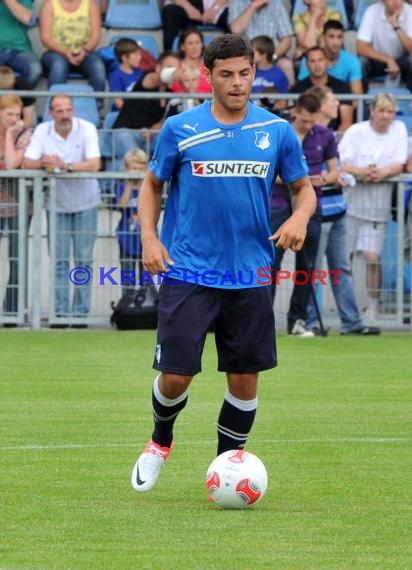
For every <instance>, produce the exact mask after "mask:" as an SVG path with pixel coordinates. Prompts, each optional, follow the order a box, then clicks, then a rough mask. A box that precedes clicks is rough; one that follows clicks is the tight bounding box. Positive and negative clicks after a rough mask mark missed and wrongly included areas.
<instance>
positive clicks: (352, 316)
mask: <svg viewBox="0 0 412 570" xmlns="http://www.w3.org/2000/svg"><path fill="white" fill-rule="evenodd" d="M307 93H310V94H312V95H315V96H316V97H318V98H319V100H320V111H319V114H318V118H317V122H318V124H320V125H323V126H325V127H327V126H329V124H330V122H331V120H333V119H334V118H336V117H337V115H338V108H339V101H338V100H337V99H336V96H335V95H334V93H333V91H332V90H331V89H330V88H329V87H320V86H316V87H312V88H311V89H309V90H308V91H307ZM344 180H345V176H343V177H342V176H341V177H340V179H339V180H338V181H337V182H336V183H335V184H329V185H327V186H322V188H321V196H320V211H321V216H322V226H321V234H320V239H319V247H318V254H317V257H316V262H315V267H316V269H320V268H321V267H322V262H323V256H324V255H326V260H327V264H328V269H329V270H330V271H335V272H336V271H337V272H339V273H331V274H330V275H331V279H330V285H331V288H332V293H333V296H334V298H335V302H336V306H337V308H338V312H339V317H340V320H341V334H343V335H345V334H354V335H363V336H365V335H377V334H379V333H380V330H379V329H378V328H377V327H367V326H365V325H364V323H363V321H362V318H361V316H360V313H359V309H358V305H357V303H356V298H355V292H354V290H353V282H352V275H351V268H350V260H349V252H348V248H347V235H346V215H345V214H346V210H347V204H346V200H345V197H344V195H343V188H342V186H343V184H345V185H346V182H345V181H344ZM333 275H336V276H337V277H336V278H335V277H333ZM307 311H308V320H307V321H306V327H307V328H308V329H309V330H310V331H312V332H313V333H314V334H315V335H320V334H321V330H320V325H319V321H318V316H317V314H316V310H315V306H314V302H313V299H312V298H311V297H309V303H308V308H307Z"/></svg>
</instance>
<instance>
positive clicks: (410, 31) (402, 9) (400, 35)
mask: <svg viewBox="0 0 412 570" xmlns="http://www.w3.org/2000/svg"><path fill="white" fill-rule="evenodd" d="M356 49H357V53H358V55H359V56H360V57H361V63H362V68H363V76H364V78H365V79H366V80H369V79H371V78H374V77H377V76H382V75H385V74H387V76H388V78H389V80H390V81H391V82H395V83H397V82H399V80H400V79H402V80H404V81H406V85H407V87H408V89H409V90H410V91H412V6H410V5H409V4H408V3H407V2H404V1H403V0H382V2H376V3H374V4H371V5H370V6H368V8H367V9H366V11H365V13H364V15H363V18H362V21H361V24H360V26H359V30H358V35H357V42H356Z"/></svg>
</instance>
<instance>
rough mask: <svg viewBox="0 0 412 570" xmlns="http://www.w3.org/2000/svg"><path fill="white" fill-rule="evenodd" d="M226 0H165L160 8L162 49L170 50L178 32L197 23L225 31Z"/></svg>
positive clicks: (226, 29) (226, 28)
mask: <svg viewBox="0 0 412 570" xmlns="http://www.w3.org/2000/svg"><path fill="white" fill-rule="evenodd" d="M227 5H228V0H165V2H164V4H163V8H162V14H161V15H162V30H163V49H164V50H165V51H166V50H171V49H172V48H173V42H174V40H175V38H176V37H177V35H178V34H179V32H180V31H181V30H184V29H185V28H188V27H196V26H199V25H208V26H215V27H216V29H217V30H222V32H227V31H228V27H227V15H228V9H227Z"/></svg>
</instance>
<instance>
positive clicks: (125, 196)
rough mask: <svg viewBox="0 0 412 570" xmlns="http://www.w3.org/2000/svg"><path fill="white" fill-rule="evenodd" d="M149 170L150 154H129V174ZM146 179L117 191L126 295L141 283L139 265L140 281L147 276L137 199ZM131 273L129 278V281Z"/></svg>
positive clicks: (127, 182)
mask: <svg viewBox="0 0 412 570" xmlns="http://www.w3.org/2000/svg"><path fill="white" fill-rule="evenodd" d="M147 167H148V157H147V154H146V153H145V152H144V151H143V150H141V149H140V148H135V149H131V150H129V151H128V152H127V153H126V154H125V156H124V169H125V172H138V173H142V174H143V173H145V172H146V170H147ZM142 181H143V179H141V178H139V179H137V180H125V181H124V182H121V183H120V184H118V186H117V188H116V204H117V205H118V207H119V209H120V211H121V214H122V215H121V218H120V220H119V223H118V225H117V228H116V236H117V242H118V244H119V257H120V267H121V270H122V272H123V273H122V275H123V277H124V279H123V282H122V285H123V293H125V292H126V291H127V289H130V288H132V289H133V288H134V287H135V285H136V282H137V279H133V277H137V275H136V262H138V270H139V274H138V275H139V277H140V278H141V277H142V275H143V263H142V244H141V242H140V226H139V216H138V212H137V199H138V196H139V190H140V186H141V184H142ZM126 272H128V275H129V277H128V278H127V277H126Z"/></svg>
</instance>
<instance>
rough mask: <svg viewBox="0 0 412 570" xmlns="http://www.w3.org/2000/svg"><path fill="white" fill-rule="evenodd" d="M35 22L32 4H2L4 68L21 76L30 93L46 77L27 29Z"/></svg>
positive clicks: (19, 0)
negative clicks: (5, 66)
mask: <svg viewBox="0 0 412 570" xmlns="http://www.w3.org/2000/svg"><path fill="white" fill-rule="evenodd" d="M35 20H36V18H35V16H34V14H33V2H32V0H3V2H0V65H8V66H9V67H11V68H12V69H13V71H15V72H16V73H19V74H20V75H21V77H23V78H24V79H25V80H26V83H27V85H28V86H29V88H30V89H34V87H35V86H36V85H37V82H38V81H39V79H40V77H41V74H42V68H41V65H40V62H39V61H38V60H37V58H36V56H35V55H34V53H33V48H32V45H31V43H30V38H29V36H28V33H27V27H28V26H29V25H30V24H32V23H34V22H35Z"/></svg>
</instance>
